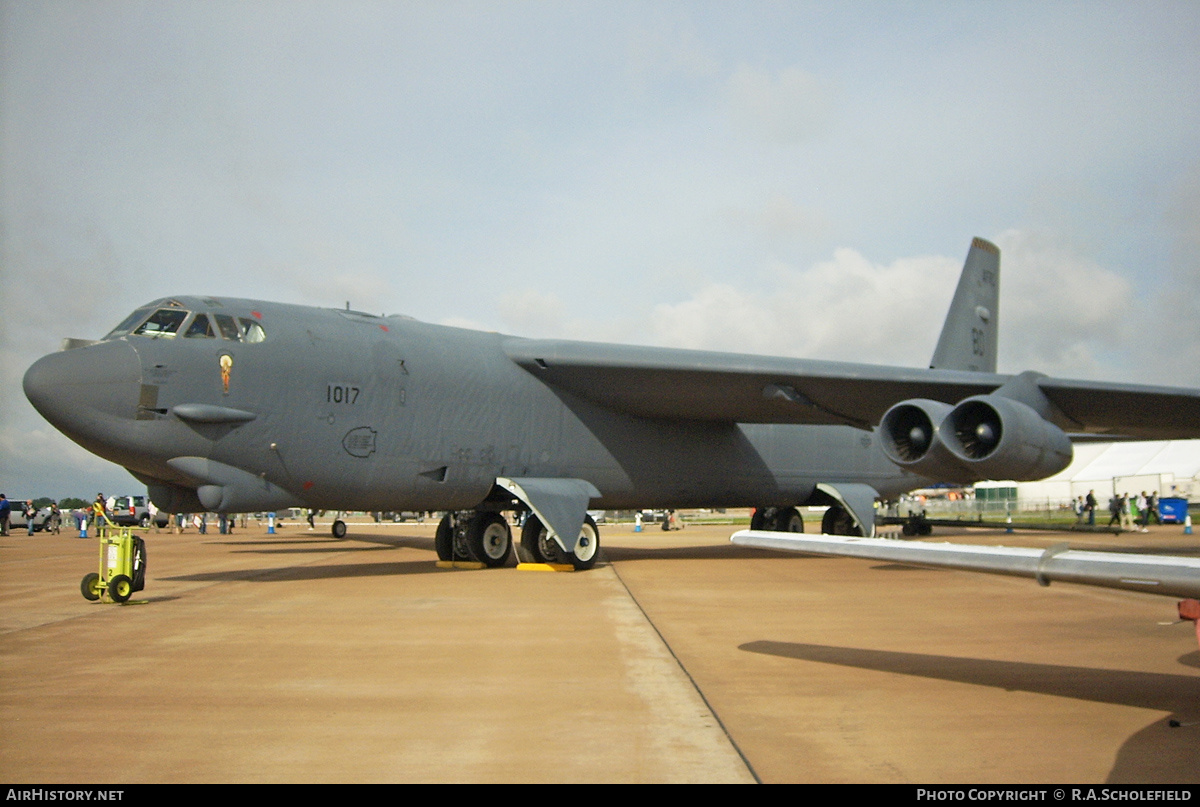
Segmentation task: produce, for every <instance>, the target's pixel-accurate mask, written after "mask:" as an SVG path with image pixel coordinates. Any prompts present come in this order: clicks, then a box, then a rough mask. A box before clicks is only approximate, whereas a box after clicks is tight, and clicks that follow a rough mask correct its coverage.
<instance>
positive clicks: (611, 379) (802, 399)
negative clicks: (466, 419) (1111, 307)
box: [504, 337, 1200, 440]
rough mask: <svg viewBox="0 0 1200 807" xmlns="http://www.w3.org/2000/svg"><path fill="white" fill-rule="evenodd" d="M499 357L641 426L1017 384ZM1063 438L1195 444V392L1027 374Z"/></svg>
mask: <svg viewBox="0 0 1200 807" xmlns="http://www.w3.org/2000/svg"><path fill="white" fill-rule="evenodd" d="M504 350H505V352H506V353H507V355H508V357H509V358H510V359H512V360H513V361H514V362H516V363H517V364H518V365H520V366H521V367H523V368H524V369H525V370H527V371H528V372H529V373H531V374H532V375H534V376H536V377H537V378H539V379H541V380H542V381H543V382H545V383H546V384H548V385H550V386H551V387H554V388H556V389H559V390H562V391H564V392H567V393H570V394H571V395H575V396H578V397H580V398H583V399H585V400H588V401H591V402H592V403H595V404H598V405H600V406H603V407H606V408H609V409H614V410H617V411H620V412H626V413H628V414H631V415H637V416H639V417H650V418H672V419H677V418H684V419H690V420H721V421H733V422H738V423H807V424H844V425H848V426H858V427H860V428H870V427H872V426H874V425H875V424H877V423H879V421H880V418H881V417H882V416H883V414H884V413H885V412H886V411H887V410H888V409H889V408H890V407H891V406H893V405H894V404H897V403H900V402H901V401H905V400H909V399H916V398H921V399H931V400H934V401H940V402H942V403H946V404H950V405H953V404H955V403H957V402H959V401H961V400H963V399H965V398H968V397H970V396H973V395H987V394H990V393H992V392H995V391H996V390H997V389H999V388H1000V387H1002V386H1004V385H1005V384H1006V383H1008V382H1010V381H1012V380H1014V379H1015V378H1017V377H1016V376H1011V375H998V374H994V373H978V372H969V371H963V370H931V369H921V368H901V367H886V366H876V365H868V364H850V363H844V362H829V361H817V360H812V359H786V358H775V357H767V356H748V355H739V354H733V353H710V352H701V351H692V350H674V349H668V348H650V347H636V346H632V345H610V344H593V343H589V342H570V341H564V340H531V339H520V338H515V337H513V338H509V339H506V340H505V342H504ZM1034 379H1035V383H1036V385H1037V387H1038V388H1039V389H1040V390H1041V391H1042V393H1043V394H1044V395H1045V396H1046V398H1047V399H1049V401H1050V403H1051V404H1053V406H1054V407H1055V408H1057V410H1058V414H1059V417H1056V418H1055V421H1056V422H1057V423H1058V424H1059V425H1060V426H1062V427H1063V428H1065V429H1066V430H1067V431H1070V432H1085V433H1104V434H1114V435H1122V436H1129V437H1139V438H1142V439H1155V440H1168V439H1184V438H1189V437H1200V390H1196V389H1183V388H1171V387H1150V386H1140V385H1135V384H1105V383H1101V382H1091V381H1069V380H1061V379H1054V378H1048V377H1046V376H1034Z"/></svg>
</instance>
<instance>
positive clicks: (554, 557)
mask: <svg viewBox="0 0 1200 807" xmlns="http://www.w3.org/2000/svg"><path fill="white" fill-rule="evenodd" d="M517 554H518V557H520V558H521V560H522V562H523V563H562V564H567V565H570V566H574V567H575V570H576V571H584V570H585V569H590V568H592V567H593V566H595V565H596V559H597V558H598V557H599V555H600V530H599V529H598V528H597V527H596V522H595V521H593V520H592V517H591V516H586V517H585V518H584V520H583V526H582V527H580V528H579V540H578V541H576V542H575V551H574V552H565V551H563V548H562V547H561V546H559V545H558V542H557V541H555V540H554V539H553V538H551V537H550V533H549V531H548V530H547V529H546V527H545V525H544V524H542V522H541V519H539V518H538V517H537V516H535V515H533V513H530V514H529V517H528V518H527V519H525V526H524V527H522V528H521V546H520V548H519V549H518V550H517ZM526 558H528V560H526Z"/></svg>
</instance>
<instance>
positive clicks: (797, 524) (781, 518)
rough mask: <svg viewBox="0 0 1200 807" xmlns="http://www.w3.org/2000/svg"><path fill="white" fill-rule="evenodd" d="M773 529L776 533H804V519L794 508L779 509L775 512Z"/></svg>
mask: <svg viewBox="0 0 1200 807" xmlns="http://www.w3.org/2000/svg"><path fill="white" fill-rule="evenodd" d="M775 529H776V531H778V532H804V518H803V517H802V516H801V515H800V511H799V510H797V509H796V508H795V507H781V508H780V509H779V510H777V511H775Z"/></svg>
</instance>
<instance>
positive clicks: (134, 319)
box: [104, 308, 153, 339]
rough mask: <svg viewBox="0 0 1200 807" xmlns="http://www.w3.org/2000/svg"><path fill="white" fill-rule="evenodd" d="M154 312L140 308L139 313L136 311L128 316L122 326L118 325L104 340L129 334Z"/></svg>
mask: <svg viewBox="0 0 1200 807" xmlns="http://www.w3.org/2000/svg"><path fill="white" fill-rule="evenodd" d="M152 310H153V309H150V308H139V309H138V310H137V311H134V312H133V313H132V314H130V315H129V316H127V317H126V318H125V319H124V320H123V321H122V322H121V324H120V325H118V326H117V327H115V328H113V329H112V330H111V331H109V332H108V335H107V336H105V337H104V338H105V339H112V338H113V337H116V336H121V335H122V334H126V333H129V331H130V330H131V329H132V328H133V326H134V325H137V324H138V323H139V322H141V321H142V320H144V319H145V318H146V315H147V314H149V313H150V312H151V311H152Z"/></svg>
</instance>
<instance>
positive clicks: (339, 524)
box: [333, 518, 346, 541]
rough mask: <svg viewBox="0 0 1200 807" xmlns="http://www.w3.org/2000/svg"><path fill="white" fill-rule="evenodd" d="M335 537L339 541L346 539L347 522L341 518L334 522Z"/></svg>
mask: <svg viewBox="0 0 1200 807" xmlns="http://www.w3.org/2000/svg"><path fill="white" fill-rule="evenodd" d="M333 537H334V538H337V539H338V540H339V541H340V540H341V539H343V538H345V537H346V522H345V521H342V520H341V519H340V518H338V519H334V521H333Z"/></svg>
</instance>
